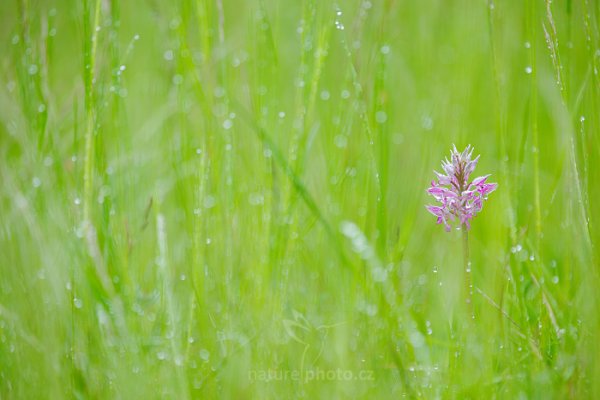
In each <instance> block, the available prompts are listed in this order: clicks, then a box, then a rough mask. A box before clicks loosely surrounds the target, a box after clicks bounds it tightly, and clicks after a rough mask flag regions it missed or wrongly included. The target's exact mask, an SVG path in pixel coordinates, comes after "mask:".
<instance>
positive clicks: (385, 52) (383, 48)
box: [379, 44, 390, 54]
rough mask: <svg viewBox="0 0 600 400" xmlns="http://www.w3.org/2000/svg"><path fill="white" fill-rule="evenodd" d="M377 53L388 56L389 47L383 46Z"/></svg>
mask: <svg viewBox="0 0 600 400" xmlns="http://www.w3.org/2000/svg"><path fill="white" fill-rule="evenodd" d="M379 51H380V52H381V54H390V46H388V45H387V44H385V45H383V46H381V49H379Z"/></svg>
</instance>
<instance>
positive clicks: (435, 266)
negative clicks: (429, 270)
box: [433, 265, 438, 274]
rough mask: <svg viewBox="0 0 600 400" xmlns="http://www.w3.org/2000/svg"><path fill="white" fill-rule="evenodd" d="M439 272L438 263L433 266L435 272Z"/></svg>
mask: <svg viewBox="0 0 600 400" xmlns="http://www.w3.org/2000/svg"><path fill="white" fill-rule="evenodd" d="M437 272H438V267H437V265H434V266H433V273H434V274H437Z"/></svg>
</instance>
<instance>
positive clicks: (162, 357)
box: [156, 351, 167, 361]
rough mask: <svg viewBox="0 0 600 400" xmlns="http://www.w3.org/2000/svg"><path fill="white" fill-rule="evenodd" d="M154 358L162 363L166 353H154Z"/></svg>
mask: <svg viewBox="0 0 600 400" xmlns="http://www.w3.org/2000/svg"><path fill="white" fill-rule="evenodd" d="M156 358H158V359H159V360H160V361H164V360H165V359H166V358H167V353H165V352H164V351H159V352H158V353H156Z"/></svg>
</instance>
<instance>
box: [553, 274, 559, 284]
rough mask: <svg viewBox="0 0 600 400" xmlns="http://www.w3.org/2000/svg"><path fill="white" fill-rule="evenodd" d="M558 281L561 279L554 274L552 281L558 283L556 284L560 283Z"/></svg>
mask: <svg viewBox="0 0 600 400" xmlns="http://www.w3.org/2000/svg"><path fill="white" fill-rule="evenodd" d="M558 281H559V279H558V276H556V275H554V276H553V277H552V283H554V284H555V285H556V284H558Z"/></svg>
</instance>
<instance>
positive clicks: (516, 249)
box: [510, 244, 523, 254]
mask: <svg viewBox="0 0 600 400" xmlns="http://www.w3.org/2000/svg"><path fill="white" fill-rule="evenodd" d="M521 250H523V246H521V245H520V244H517V245H516V246H514V247H511V248H510V252H511V253H513V254H515V253H518V252H520V251H521Z"/></svg>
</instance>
